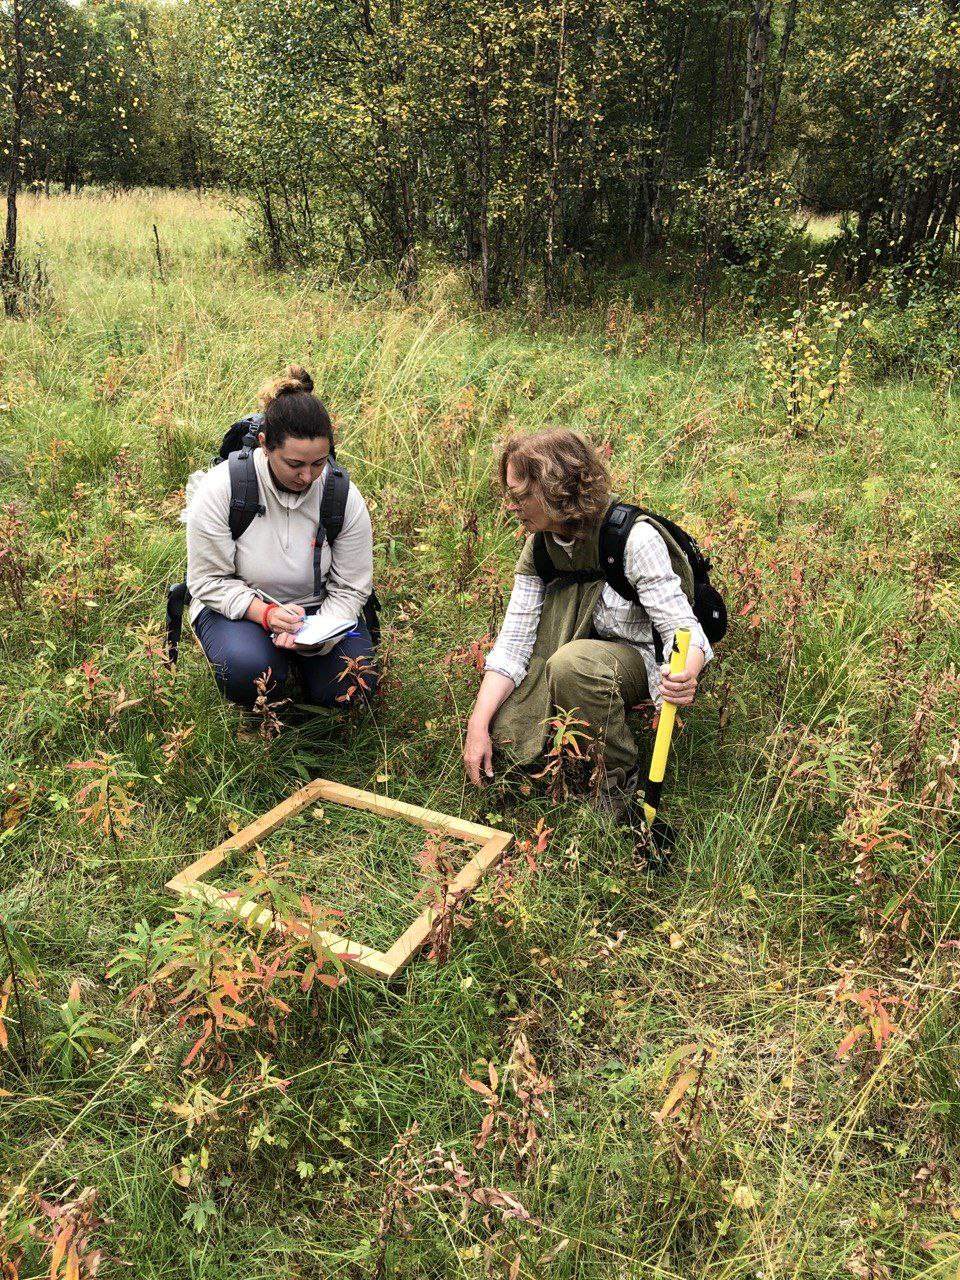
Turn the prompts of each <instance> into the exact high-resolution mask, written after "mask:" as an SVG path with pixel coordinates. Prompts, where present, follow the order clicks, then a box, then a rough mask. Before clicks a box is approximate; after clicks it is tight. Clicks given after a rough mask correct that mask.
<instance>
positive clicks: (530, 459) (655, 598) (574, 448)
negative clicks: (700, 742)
mask: <svg viewBox="0 0 960 1280" xmlns="http://www.w3.org/2000/svg"><path fill="white" fill-rule="evenodd" d="M500 483H501V486H502V488H503V491H504V496H505V504H506V508H507V510H508V511H509V512H511V513H512V514H513V515H515V516H516V517H517V519H518V520H519V521H520V523H521V525H522V526H523V528H524V530H525V531H526V533H527V535H528V537H527V540H526V543H525V544H524V548H523V551H522V552H521V554H520V559H519V561H518V562H517V566H516V571H515V577H514V584H513V591H512V593H511V596H510V603H509V605H508V606H507V612H506V615H505V617H504V621H503V626H502V628H501V630H500V634H499V636H498V637H497V641H496V644H495V645H494V647H493V649H492V650H491V651H490V653H489V655H488V656H487V660H486V668H485V673H484V677H483V681H482V683H481V685H480V691H479V693H478V695H477V700H476V703H475V704H474V708H473V712H472V714H471V716H470V720H469V723H468V726H467V738H466V744H465V748H464V753H463V755H464V763H465V765H466V770H467V774H468V776H469V778H470V780H471V781H472V782H473V783H475V784H476V785H477V786H480V785H481V784H482V782H483V780H484V779H489V778H492V777H493V748H494V744H495V743H496V745H497V746H501V747H504V748H505V749H506V750H507V753H508V755H509V756H510V757H511V758H512V759H513V761H514V762H516V763H517V764H520V765H524V766H525V765H530V764H532V763H533V761H534V760H536V759H537V757H539V756H540V755H541V754H542V752H543V749H544V746H545V743H546V736H547V725H548V722H549V720H550V718H551V716H553V715H554V714H555V713H556V712H557V711H558V710H563V711H572V710H574V709H575V708H577V709H578V718H579V719H581V720H584V721H586V723H587V724H588V726H589V731H590V734H591V735H592V738H593V740H594V742H595V743H596V745H597V749H598V752H599V754H600V756H601V758H602V761H603V766H604V767H603V769H602V770H600V774H601V784H600V786H599V788H598V789H597V790H595V792H594V795H595V797H596V799H597V801H598V804H599V807H600V808H602V809H603V810H605V811H606V812H609V813H611V814H612V815H613V816H615V817H617V818H619V817H622V816H624V814H625V813H626V812H627V810H628V808H629V805H630V802H631V800H632V798H633V796H634V793H635V792H636V789H637V780H638V777H637V746H636V742H635V741H634V738H633V734H632V733H631V731H630V728H629V726H628V725H627V720H626V716H627V712H628V711H629V710H630V708H631V707H634V706H636V704H637V703H638V702H641V701H643V700H644V699H645V698H648V697H650V698H652V699H653V700H654V701H655V702H659V701H661V700H665V701H667V702H673V703H676V705H677V706H688V705H689V704H690V703H691V702H692V701H693V698H694V694H695V693H696V688H697V679H698V677H699V675H700V671H701V669H702V668H703V665H704V663H705V662H707V661H708V660H709V659H710V658H711V657H712V650H711V648H710V643H709V641H708V640H707V638H706V636H705V635H704V633H703V629H702V628H701V626H700V624H699V622H698V621H697V618H696V616H695V614H694V612H693V608H692V606H691V604H690V601H689V600H688V598H687V596H686V594H685V593H684V589H683V586H682V584H681V581H680V579H679V577H678V576H677V574H676V573H675V572H674V570H673V568H672V565H671V559H670V553H669V550H668V548H667V545H666V543H665V541H664V539H663V537H661V535H660V533H659V532H658V531H657V530H656V529H655V528H654V527H653V526H652V525H651V524H650V523H648V522H647V521H645V520H637V522H636V523H635V524H634V525H633V528H632V529H631V530H630V534H629V536H628V538H627V541H626V547H625V554H624V572H625V574H626V577H627V580H628V582H629V583H630V585H631V586H632V587H633V588H634V589H635V591H636V594H637V598H638V601H639V603H634V602H633V601H631V600H627V599H625V598H624V597H623V596H621V595H619V594H618V593H617V592H616V591H614V589H613V588H612V587H611V586H610V585H609V584H608V583H606V582H605V581H604V580H603V576H602V574H601V572H600V571H599V567H600V553H599V538H600V530H601V526H602V524H603V522H604V518H605V516H606V514H607V511H608V510H609V508H610V505H611V502H612V498H611V494H610V476H609V473H608V471H607V468H606V465H605V464H604V462H603V459H602V458H601V457H600V455H599V454H598V453H597V451H596V450H595V449H594V448H592V447H591V446H590V445H589V444H587V443H586V442H585V441H584V440H582V439H581V438H580V436H578V435H576V434H575V433H574V432H572V431H566V430H559V429H558V430H552V431H541V432H538V433H537V434H535V435H530V436H525V437H520V438H516V439H514V440H511V441H509V442H508V443H507V445H506V447H505V448H504V450H503V453H502V455H501V457H500ZM538 534H540V535H542V544H543V545H544V546H545V547H546V550H547V552H548V554H549V557H550V560H551V562H552V564H553V566H554V568H555V569H556V570H557V571H558V572H559V573H561V574H564V575H566V583H565V589H563V590H552V589H551V588H550V587H547V586H546V585H545V583H544V580H543V578H542V577H541V576H540V574H539V573H538V572H537V566H536V562H535V558H534V540H535V537H536V535H538ZM571 583H572V585H570V584H571ZM680 627H688V628H689V629H690V632H691V645H690V655H689V658H688V660H687V665H686V669H685V670H684V671H683V672H682V673H681V674H679V675H670V673H669V667H667V666H661V664H660V662H659V661H658V659H657V652H656V638H657V637H659V639H660V641H661V642H662V651H663V652H666V653H668V654H669V652H670V649H671V647H672V645H673V636H674V632H675V631H676V630H677V629H678V628H680Z"/></svg>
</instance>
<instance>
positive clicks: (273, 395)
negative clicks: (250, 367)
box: [257, 364, 313, 413]
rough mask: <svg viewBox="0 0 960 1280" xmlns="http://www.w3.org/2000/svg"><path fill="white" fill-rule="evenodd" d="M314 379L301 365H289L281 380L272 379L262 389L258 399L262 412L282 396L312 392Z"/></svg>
mask: <svg viewBox="0 0 960 1280" xmlns="http://www.w3.org/2000/svg"><path fill="white" fill-rule="evenodd" d="M312 390H313V379H312V378H311V377H310V375H309V373H307V371H306V369H304V367H303V365H300V364H288V365H287V368H286V371H285V372H284V373H282V374H281V375H280V377H279V378H271V380H270V381H269V382H265V383H264V384H263V386H262V387H261V388H260V390H259V392H258V394H257V399H258V401H259V402H260V408H261V410H262V411H263V412H264V413H266V411H267V410H268V409H269V408H270V406H271V405H272V404H273V402H274V400H276V399H278V398H279V397H280V396H290V395H295V394H296V393H297V392H300V391H308V392H309V391H312Z"/></svg>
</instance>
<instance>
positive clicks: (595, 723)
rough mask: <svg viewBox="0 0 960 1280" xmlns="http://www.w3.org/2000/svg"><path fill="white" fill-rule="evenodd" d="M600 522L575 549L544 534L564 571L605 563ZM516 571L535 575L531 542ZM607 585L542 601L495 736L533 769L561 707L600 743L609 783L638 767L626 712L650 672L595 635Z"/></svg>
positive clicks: (632, 653)
mask: <svg viewBox="0 0 960 1280" xmlns="http://www.w3.org/2000/svg"><path fill="white" fill-rule="evenodd" d="M599 537H600V522H598V523H597V525H596V527H595V528H594V529H593V530H592V532H591V533H590V534H589V535H588V537H587V538H586V539H585V540H584V541H580V542H575V543H574V544H573V545H572V547H570V548H569V550H568V549H567V548H566V547H562V546H559V545H558V543H557V542H556V540H555V539H554V537H553V535H552V534H549V533H548V534H547V535H546V546H547V550H548V552H549V554H550V558H551V559H552V560H553V563H554V564H555V565H556V566H557V568H558V569H563V570H569V569H573V570H578V569H582V570H594V569H597V568H598V566H599V563H600V559H599V549H598V544H599ZM516 572H517V573H520V574H529V575H534V576H535V575H536V568H535V566H534V561H533V538H532V537H530V538H528V539H527V541H526V544H525V545H524V548H523V551H522V552H521V553H520V559H519V560H518V561H517V567H516ZM603 587H604V583H603V581H602V580H601V581H597V582H578V583H574V584H573V585H568V586H565V587H564V588H563V590H550V588H549V587H548V589H547V594H546V596H545V598H544V601H543V612H542V613H541V615H540V624H539V626H538V628H537V639H536V643H535V644H534V647H533V654H532V656H531V658H530V667H529V669H528V671H527V674H526V676H525V677H524V678H523V680H522V681H521V683H520V684H519V685H518V686H517V688H516V689H514V691H513V692H512V693H511V694H510V695H509V697H508V698H507V700H506V701H505V702H504V703H503V705H502V706H501V708H500V710H499V711H498V712H497V715H496V717H495V718H494V720H493V724H492V726H491V733H492V736H493V739H494V741H495V743H496V744H497V746H499V747H501V748H503V749H504V751H505V752H506V753H507V755H508V756H509V757H510V758H511V759H512V760H513V761H514V762H515V763H517V764H519V765H521V766H527V765H530V764H532V763H533V761H534V760H536V759H537V758H538V757H539V756H540V755H541V754H542V752H543V749H544V746H545V744H546V738H547V731H548V724H547V722H548V721H549V720H550V718H551V717H552V716H553V715H554V714H555V712H556V710H557V709H558V708H560V709H562V710H564V711H572V710H573V709H574V708H579V711H580V713H581V714H580V717H579V718H580V719H583V720H586V721H587V723H588V724H589V725H590V727H591V730H592V732H593V736H594V737H595V739H596V740H597V741H598V742H599V743H600V744H601V749H602V754H603V759H604V764H605V766H606V771H607V774H608V776H609V775H610V774H611V773H612V772H613V771H615V770H623V772H624V774H626V773H628V772H629V771H630V770H631V769H632V768H633V767H634V765H635V764H636V761H637V744H636V742H635V740H634V737H633V734H632V733H631V731H630V728H629V726H628V725H627V718H626V717H627V712H628V711H629V710H630V708H631V707H634V706H636V704H637V703H638V702H642V701H643V699H644V698H646V697H647V696H648V691H647V671H646V667H645V666H644V661H643V656H642V654H641V653H640V651H639V650H638V649H637V648H636V647H635V646H634V645H632V644H628V643H627V642H626V641H625V640H600V639H597V638H596V635H595V633H594V632H593V628H592V620H593V611H594V609H595V608H596V605H597V602H598V600H599V599H600V594H601V592H602V591H603Z"/></svg>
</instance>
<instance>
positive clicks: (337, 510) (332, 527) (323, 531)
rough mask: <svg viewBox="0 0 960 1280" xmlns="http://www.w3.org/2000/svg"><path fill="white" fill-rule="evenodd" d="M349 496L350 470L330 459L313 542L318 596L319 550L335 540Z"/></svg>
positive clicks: (317, 593)
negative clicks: (318, 521)
mask: <svg viewBox="0 0 960 1280" xmlns="http://www.w3.org/2000/svg"><path fill="white" fill-rule="evenodd" d="M349 496H350V472H349V471H347V470H346V468H345V467H341V466H340V465H339V464H338V463H336V462H334V461H333V460H332V459H331V461H330V465H329V468H328V470H327V476H326V479H325V480H324V482H323V494H322V496H321V498H320V524H319V526H318V528H317V536H316V538H315V539H314V543H313V592H314V595H317V596H319V595H320V594H321V593H322V591H323V573H322V571H321V568H320V558H321V552H322V551H323V544H324V542H326V543H327V544H328V545H329V546H330V548H331V550H332V549H333V544H334V543H335V542H336V540H337V538H338V536H339V534H340V530H341V529H342V528H343V520H344V516H345V514H346V510H347V498H348V497H349Z"/></svg>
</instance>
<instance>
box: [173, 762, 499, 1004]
mask: <svg viewBox="0 0 960 1280" xmlns="http://www.w3.org/2000/svg"><path fill="white" fill-rule="evenodd" d="M323 800H326V801H327V802H328V803H330V804H342V805H347V806H348V807H349V808H351V809H365V810H367V811H368V812H369V813H376V814H379V815H380V816H382V817H385V818H398V819H400V820H401V821H403V822H409V823H412V824H413V825H414V826H417V827H424V828H426V829H428V830H431V831H434V830H435V831H438V832H440V833H441V834H442V835H448V836H453V837H455V838H456V839H458V840H463V841H464V842H465V843H467V844H476V845H479V846H480V848H479V850H478V851H477V852H476V853H475V854H474V856H473V857H472V858H471V859H470V860H469V862H467V863H466V865H465V866H464V867H462V868H461V870H460V871H459V872H458V874H457V875H456V876H455V877H454V878H453V880H452V881H451V882H450V885H449V886H448V889H447V904H448V905H449V904H450V903H452V902H454V901H456V899H457V898H458V897H459V896H460V895H461V894H463V893H469V892H471V890H473V889H474V888H475V887H476V885H477V883H478V882H479V880H480V878H481V877H482V876H483V875H484V873H485V872H486V871H488V870H489V869H490V868H491V867H494V866H496V864H497V863H498V862H499V861H500V859H501V858H502V857H503V855H504V853H505V851H506V850H507V848H508V847H509V845H510V842H511V841H512V840H513V836H512V835H511V834H510V833H509V832H507V831H498V830H497V829H496V828H495V827H482V826H478V825H477V823H474V822H465V821H464V820H463V819H462V818H454V817H451V816H449V815H448V814H445V813H434V812H433V811H432V810H430V809H421V808H419V806H417V805H413V804H405V803H404V802H403V801H401V800H391V799H390V798H389V797H388V796H381V795H377V793H376V792H374V791H360V790H358V789H357V788H356V787H346V786H343V785H342V784H341V783H339V782H330V781H328V779H326V778H316V779H315V780H314V781H313V782H308V783H307V785H306V786H305V787H301V788H300V789H299V790H298V791H295V792H294V793H293V795H291V796H288V797H287V799H286V800H282V801H281V802H280V804H278V805H276V806H275V807H274V808H273V809H270V810H269V811H268V812H267V813H265V814H264V815H263V817H262V818H257V819H256V820H255V821H254V822H251V823H250V824H249V825H248V826H246V827H244V828H243V830H242V831H238V832H237V834H236V835H234V836H231V837H230V839H229V840H224V842H223V843H222V844H218V845H217V847H216V848H215V849H211V850H210V852H209V853H204V854H201V856H200V857H199V858H197V859H196V860H195V861H194V862H191V864H190V865H189V867H187V868H186V869H185V870H183V871H181V872H180V873H179V875H176V876H174V877H173V879H172V880H170V881H168V882H167V886H166V887H167V889H168V890H169V892H171V893H179V894H183V895H185V896H187V897H192V898H200V899H202V900H203V901H205V902H209V903H211V904H212V905H213V906H215V907H218V908H220V909H221V910H223V911H229V912H231V913H234V912H236V910H237V906H236V901H235V899H233V898H231V897H229V896H228V894H227V893H225V892H223V891H222V890H220V889H216V888H214V886H213V885H210V884H205V883H204V879H203V878H204V876H206V875H207V874H208V873H209V872H211V871H213V870H214V868H215V867H218V866H219V865H220V864H221V862H223V861H225V859H227V858H228V857H229V856H230V855H231V854H233V853H242V852H244V851H245V850H246V849H249V848H251V847H252V846H253V845H255V844H257V843H259V841H261V840H263V839H264V838H265V837H266V836H268V835H270V834H271V833H272V832H274V831H276V829H277V828H278V827H279V826H282V825H283V823H284V822H286V820H287V818H292V817H293V815H294V814H296V813H300V812H301V810H303V809H305V808H306V807H307V806H308V805H310V804H315V803H317V802H318V801H323ZM239 914H240V915H241V916H251V915H254V914H256V918H255V920H254V924H262V923H265V922H268V921H269V920H270V918H271V917H270V912H269V911H267V909H266V908H265V907H261V906H260V905H259V904H258V903H256V902H245V903H243V904H242V906H241V907H240V911H239ZM438 915H439V912H437V911H435V910H434V908H433V907H427V908H426V909H425V910H424V911H421V912H420V914H419V916H417V918H416V920H414V922H413V924H411V925H410V927H409V928H408V929H405V930H404V932H403V933H402V934H401V935H400V937H399V938H397V940H396V942H394V943H393V944H392V946H390V947H389V948H388V949H387V950H386V951H377V950H376V949H375V948H373V947H368V946H366V945H365V944H364V943H362V942H355V941H353V940H352V939H350V938H342V937H340V936H339V935H338V934H335V933H330V932H329V931H327V930H326V929H317V930H316V931H315V936H316V938H317V939H318V940H319V942H320V943H321V945H322V946H324V947H326V948H327V950H329V951H331V952H332V953H333V954H334V955H336V956H337V958H338V959H339V960H341V961H342V962H343V963H344V964H345V965H349V966H350V967H351V968H353V969H357V970H359V972H360V973H365V974H368V975H369V976H370V977H375V978H384V979H385V980H387V981H389V980H390V979H391V978H395V977H396V976H397V975H398V974H399V973H400V972H401V971H402V970H403V969H405V968H406V966H407V965H408V964H409V963H410V961H411V960H412V959H413V957H414V956H415V955H416V954H417V952H418V951H419V950H420V948H421V947H422V946H423V945H424V943H425V942H427V940H428V939H429V937H430V935H431V933H432V932H433V928H434V924H435V923H436V920H437V917H438ZM276 927H277V928H282V927H283V926H282V925H277V926H276Z"/></svg>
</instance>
